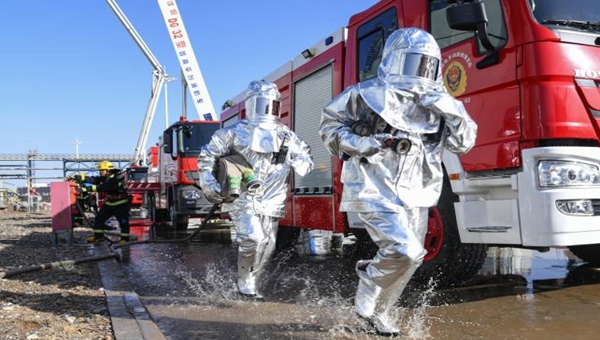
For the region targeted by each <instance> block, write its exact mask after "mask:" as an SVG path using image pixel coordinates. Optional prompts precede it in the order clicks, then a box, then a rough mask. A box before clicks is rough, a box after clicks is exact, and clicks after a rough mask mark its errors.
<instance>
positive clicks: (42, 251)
mask: <svg viewBox="0 0 600 340" xmlns="http://www.w3.org/2000/svg"><path fill="white" fill-rule="evenodd" d="M74 234H75V237H74V242H73V246H71V247H68V246H67V242H66V237H64V235H61V239H60V240H59V243H58V246H57V247H56V248H55V247H53V245H54V244H53V234H52V227H51V217H50V212H40V213H27V212H12V211H11V212H9V211H0V277H2V279H0V330H1V332H0V339H86V340H87V339H114V336H113V331H112V328H111V323H110V316H109V313H108V309H107V305H106V298H105V295H104V290H103V288H102V283H101V280H100V275H99V272H98V268H97V265H96V263H95V262H89V263H83V264H77V265H71V266H62V267H60V268H56V269H48V270H42V271H36V272H32V273H26V274H21V275H17V276H12V277H4V273H6V272H7V271H10V270H14V269H15V268H18V267H19V266H29V265H34V264H43V263H51V262H56V261H63V260H67V259H75V258H82V257H88V256H90V255H91V253H90V251H91V249H90V247H88V246H87V245H86V244H85V237H86V236H90V235H91V231H90V230H89V229H86V228H84V227H78V228H75V233H74Z"/></svg>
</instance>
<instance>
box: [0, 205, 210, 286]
mask: <svg viewBox="0 0 600 340" xmlns="http://www.w3.org/2000/svg"><path fill="white" fill-rule="evenodd" d="M218 206H219V204H218V203H215V204H214V205H213V206H212V207H211V208H210V211H209V212H208V214H206V217H205V218H204V219H203V220H202V224H201V225H200V227H199V228H198V229H197V230H195V231H194V232H193V233H192V234H190V235H188V236H187V237H184V238H179V239H172V240H146V241H131V242H127V243H124V244H112V245H109V246H108V249H109V250H110V251H111V253H110V254H105V255H99V256H88V257H81V258H76V259H71V260H64V261H58V262H51V263H44V264H36V265H31V266H27V267H20V268H16V269H12V270H8V271H4V272H0V279H4V278H9V277H13V276H16V275H20V274H25V273H31V272H36V271H42V270H44V269H53V268H61V267H67V266H71V265H75V264H79V263H86V262H92V261H102V260H108V259H112V258H116V259H117V260H121V255H120V254H119V253H118V252H116V251H115V250H116V249H119V248H122V247H124V246H131V245H134V244H146V243H181V242H189V241H190V240H191V239H193V238H194V237H196V235H198V233H200V231H202V229H204V227H206V224H207V223H208V220H209V219H210V218H211V217H212V216H213V215H214V213H215V210H216V209H217V207H218ZM108 234H110V232H108Z"/></svg>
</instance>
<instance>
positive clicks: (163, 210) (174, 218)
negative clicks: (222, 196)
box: [128, 117, 220, 230]
mask: <svg viewBox="0 0 600 340" xmlns="http://www.w3.org/2000/svg"><path fill="white" fill-rule="evenodd" d="M219 127H220V122H219V121H211V120H186V119H185V118H183V117H182V118H181V120H180V121H178V122H176V123H174V124H172V125H171V126H169V127H168V128H167V129H166V130H165V131H164V132H163V136H162V137H161V138H160V140H159V142H158V143H157V145H156V146H152V147H151V148H150V149H149V155H148V162H149V163H148V166H147V167H144V168H138V169H145V172H146V173H145V174H144V176H141V177H140V180H138V181H135V180H131V181H129V182H128V186H129V192H130V193H134V194H135V193H138V194H143V195H144V197H145V199H144V200H145V204H144V205H143V208H144V209H147V218H148V219H149V220H150V221H149V222H150V223H151V224H153V225H154V226H155V227H157V228H160V227H161V226H165V225H166V222H170V223H169V226H171V227H172V228H173V229H175V230H186V229H187V227H188V222H189V218H190V217H204V216H206V215H207V214H208V211H209V210H210V208H211V207H212V203H210V202H208V201H207V200H206V198H205V197H204V195H203V194H202V191H201V190H200V188H199V187H198V186H197V185H196V183H197V181H198V155H199V154H200V149H201V148H202V146H204V145H205V144H206V143H208V141H209V140H210V137H211V136H212V135H213V133H214V132H215V131H216V130H218V129H219Z"/></svg>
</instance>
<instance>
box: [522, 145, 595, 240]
mask: <svg viewBox="0 0 600 340" xmlns="http://www.w3.org/2000/svg"><path fill="white" fill-rule="evenodd" d="M541 160H560V161H573V162H581V163H586V164H590V165H596V166H598V167H599V168H600V148H593V147H544V148H535V149H526V150H523V172H521V173H519V174H518V175H517V182H518V198H519V200H518V202H519V205H518V207H519V216H520V225H521V236H522V243H523V245H524V246H536V247H537V246H540V247H545V246H571V245H581V244H595V243H600V186H592V185H586V186H572V187H557V188H543V187H541V186H540V185H539V180H538V163H539V161H541ZM559 200H591V201H592V202H593V203H594V206H595V207H596V208H594V215H593V216H582V215H567V214H565V213H563V212H561V211H559V210H558V208H557V201H559Z"/></svg>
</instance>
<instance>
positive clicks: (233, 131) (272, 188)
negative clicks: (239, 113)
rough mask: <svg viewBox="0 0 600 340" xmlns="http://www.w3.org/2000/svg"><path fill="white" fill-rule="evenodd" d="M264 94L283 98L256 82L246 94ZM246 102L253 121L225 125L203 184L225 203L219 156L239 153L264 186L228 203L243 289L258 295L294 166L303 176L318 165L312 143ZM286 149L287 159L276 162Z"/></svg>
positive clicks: (204, 154)
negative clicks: (215, 172)
mask: <svg viewBox="0 0 600 340" xmlns="http://www.w3.org/2000/svg"><path fill="white" fill-rule="evenodd" d="M256 95H259V96H261V95H262V96H265V97H269V96H271V98H272V99H273V100H275V99H276V100H279V92H278V91H277V87H276V86H275V84H271V83H265V82H252V83H251V84H250V87H249V91H248V94H247V97H252V96H256ZM250 105H251V104H250V103H249V101H248V99H247V100H246V112H247V115H248V119H244V120H241V121H239V122H237V123H236V124H234V125H232V126H229V127H226V128H223V129H220V130H218V131H216V132H215V133H214V135H213V136H212V138H211V140H210V142H209V143H208V144H207V145H206V146H205V147H204V148H203V149H202V151H201V153H200V156H199V160H198V168H199V171H200V182H199V184H200V186H201V188H202V190H203V191H204V194H205V195H206V196H207V198H209V199H211V200H213V201H215V202H218V201H220V197H219V192H221V186H220V184H219V183H218V182H217V180H216V179H215V177H214V175H213V170H214V168H215V164H216V162H217V161H218V159H219V157H221V156H225V155H229V154H231V153H232V152H236V153H238V154H239V155H242V156H243V157H244V158H245V159H246V160H247V161H248V163H249V164H251V165H252V167H253V170H254V173H255V175H256V177H257V179H258V180H261V181H262V186H261V188H260V190H259V191H258V192H257V193H256V194H250V193H248V192H242V193H241V195H240V196H239V197H238V198H237V199H236V200H235V201H234V202H233V203H227V204H226V203H223V204H222V209H221V210H222V211H229V215H230V216H231V219H232V221H233V223H234V225H235V228H236V232H237V241H238V244H239V254H238V289H239V291H240V293H242V294H245V295H258V292H257V281H258V278H259V275H260V274H261V273H262V271H263V269H264V266H265V264H266V262H267V261H268V259H269V257H270V255H271V254H272V252H273V250H274V247H275V241H276V235H277V226H278V221H279V218H280V217H282V216H283V215H285V202H286V198H287V194H288V192H289V189H288V175H289V173H290V169H291V168H293V169H294V170H295V172H296V173H297V174H298V175H300V176H304V175H306V174H308V173H309V172H310V171H311V170H312V168H313V161H312V157H311V156H310V152H309V151H310V150H309V147H308V145H307V144H306V143H305V142H303V141H302V140H300V138H298V136H296V134H295V133H294V132H293V131H292V130H290V129H289V128H288V127H287V126H285V125H283V124H282V123H280V122H279V120H278V116H275V115H274V114H270V115H265V114H260V113H257V112H253V109H252V108H251V107H249V106H250ZM282 147H287V154H285V158H284V159H281V160H280V161H276V156H277V154H278V153H279V151H280V149H281V148H282Z"/></svg>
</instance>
